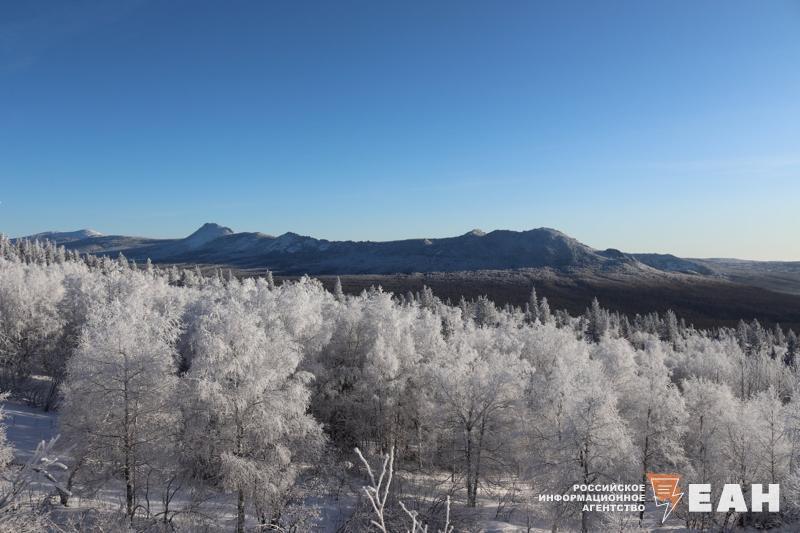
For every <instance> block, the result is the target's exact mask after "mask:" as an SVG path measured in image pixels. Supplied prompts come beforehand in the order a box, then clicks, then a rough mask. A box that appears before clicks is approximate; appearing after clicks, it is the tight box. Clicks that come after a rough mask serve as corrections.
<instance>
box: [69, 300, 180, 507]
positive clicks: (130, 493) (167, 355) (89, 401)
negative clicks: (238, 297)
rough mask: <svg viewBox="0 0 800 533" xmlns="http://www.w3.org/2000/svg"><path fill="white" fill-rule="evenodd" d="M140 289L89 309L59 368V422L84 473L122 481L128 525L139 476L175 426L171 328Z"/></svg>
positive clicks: (169, 318)
mask: <svg viewBox="0 0 800 533" xmlns="http://www.w3.org/2000/svg"><path fill="white" fill-rule="evenodd" d="M146 287H147V286H146V285H143V286H139V288H138V289H139V290H134V291H131V292H130V293H129V294H127V296H126V297H125V299H124V300H121V299H118V298H115V299H113V300H111V301H110V302H108V303H107V304H105V305H98V306H95V307H93V308H92V309H91V310H90V312H89V317H88V322H87V324H86V327H85V328H84V329H83V332H82V334H81V338H80V342H79V346H78V349H77V351H76V353H75V354H74V356H73V357H72V358H71V359H70V361H69V363H68V366H67V380H66V383H65V388H64V395H65V401H64V406H63V414H62V417H61V424H62V429H63V432H64V433H65V436H66V437H67V438H68V440H69V442H70V443H71V444H73V445H74V446H75V447H76V455H77V456H81V457H85V459H86V460H85V464H86V468H88V469H89V470H91V471H93V472H96V473H101V474H107V475H110V476H114V477H119V478H121V479H122V480H123V482H124V483H125V505H126V513H127V514H128V516H129V517H130V518H131V519H133V516H134V514H135V512H136V501H137V489H138V488H139V486H138V483H140V482H141V481H142V478H141V476H140V474H141V472H142V470H143V469H144V468H146V467H147V466H150V465H155V464H157V463H158V461H159V459H160V458H161V457H163V456H164V455H165V453H164V447H165V446H168V445H169V444H168V441H169V437H170V435H172V434H174V430H175V426H176V410H175V408H174V402H175V395H174V392H175V385H176V382H177V378H176V377H175V367H174V360H175V359H174V356H173V351H174V344H175V339H176V336H177V332H178V328H177V321H176V317H174V316H171V315H170V314H169V313H166V314H165V313H163V312H162V310H159V309H157V308H156V306H155V305H154V302H153V301H152V300H150V299H149V298H148V297H149V296H150V293H149V292H148V291H147V290H146Z"/></svg>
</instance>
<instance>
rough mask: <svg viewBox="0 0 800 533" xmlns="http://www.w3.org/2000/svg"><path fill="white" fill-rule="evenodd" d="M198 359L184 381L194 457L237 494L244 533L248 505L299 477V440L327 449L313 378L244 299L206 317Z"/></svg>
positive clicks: (197, 341)
mask: <svg viewBox="0 0 800 533" xmlns="http://www.w3.org/2000/svg"><path fill="white" fill-rule="evenodd" d="M192 343H193V345H194V350H195V353H194V358H193V359H192V362H191V367H190V368H189V371H188V373H187V374H186V376H185V378H184V381H185V382H186V383H185V384H186V387H185V390H184V393H183V396H184V403H185V408H184V409H185V412H186V413H187V421H186V430H185V431H186V433H185V438H186V441H187V445H186V446H187V450H191V452H192V459H193V460H194V461H195V465H196V467H197V465H199V466H200V467H202V468H203V469H204V470H205V471H204V472H202V475H205V476H211V477H212V478H214V479H217V480H218V482H219V483H220V485H221V486H222V487H223V488H224V489H226V490H230V491H233V492H235V493H236V495H237V522H236V523H237V525H236V529H237V531H239V532H242V531H244V526H245V516H246V515H245V513H246V508H247V504H248V502H252V501H255V500H258V501H259V503H263V502H264V500H267V499H269V498H270V497H271V496H274V494H275V492H276V491H278V490H280V485H281V483H282V482H283V481H284V480H286V479H290V478H292V477H293V476H294V475H296V468H297V467H296V465H295V464H294V463H293V462H292V459H293V456H294V454H295V453H296V452H295V450H296V449H297V446H298V443H299V441H301V440H302V442H303V446H304V447H306V448H313V447H314V446H315V445H316V444H318V443H319V442H320V439H321V433H320V428H319V426H318V425H317V423H316V422H315V421H314V420H313V419H312V418H311V417H310V416H309V415H308V414H307V413H306V409H307V407H308V402H309V389H308V387H307V384H308V382H309V381H310V379H311V375H309V374H307V373H305V372H301V371H298V364H299V362H300V349H299V347H298V346H297V344H296V343H295V342H293V341H292V339H291V338H290V337H289V336H288V335H287V334H286V332H285V331H284V330H283V329H282V328H280V327H277V326H275V325H273V326H272V327H270V328H269V329H267V328H265V327H264V326H263V324H262V323H260V322H259V320H258V317H257V316H255V315H253V314H252V313H250V312H249V311H248V309H247V308H246V307H245V306H244V305H243V304H242V302H240V301H238V300H237V299H231V300H229V301H226V302H217V303H214V304H213V305H211V306H210V309H209V311H208V313H207V314H206V315H204V316H203V317H201V318H200V321H199V327H198V328H197V330H196V333H195V337H194V338H193V340H192Z"/></svg>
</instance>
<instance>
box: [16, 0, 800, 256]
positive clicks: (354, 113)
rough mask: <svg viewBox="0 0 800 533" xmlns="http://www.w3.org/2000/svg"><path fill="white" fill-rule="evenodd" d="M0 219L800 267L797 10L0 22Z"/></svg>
mask: <svg viewBox="0 0 800 533" xmlns="http://www.w3.org/2000/svg"><path fill="white" fill-rule="evenodd" d="M0 202H2V203H0V231H2V232H4V233H7V234H10V235H12V236H13V235H24V234H29V233H34V232H39V231H44V230H51V229H58V230H72V229H77V228H83V227H91V228H94V229H96V230H99V231H102V232H104V233H122V234H137V235H148V236H161V237H172V236H182V235H186V234H188V233H190V232H191V231H193V230H194V229H195V228H196V227H198V226H199V225H201V224H202V223H203V222H206V221H214V222H218V223H221V224H225V225H228V226H231V227H232V228H233V229H235V230H237V231H263V232H267V233H272V234H280V233H283V232H285V231H295V232H298V233H303V234H310V235H313V236H316V237H322V238H328V239H356V240H365V239H370V240H385V239H396V238H408V237H439V236H448V235H456V234H461V233H464V232H466V231H468V230H470V229H472V228H475V227H479V228H482V229H484V230H492V229H498V228H507V229H520V230H521V229H529V228H534V227H540V226H549V227H554V228H557V229H560V230H562V231H564V232H566V233H568V234H570V235H572V236H574V237H576V238H578V239H579V240H581V241H583V242H585V243H587V244H589V245H591V246H595V247H598V248H605V247H610V246H613V247H616V248H620V249H623V250H627V251H641V252H645V251H657V252H672V253H677V254H680V255H683V256H694V257H698V256H700V257H711V256H726V257H744V258H754V259H792V260H800V239H799V238H798V236H800V2H798V1H794V2H780V1H770V2H757V1H752V2H736V1H724V2H723V1H717V2H697V1H685V2H682V1H673V2H641V1H632V2H594V1H591V2H561V1H559V2H550V3H544V2H532V1H525V2H522V1H501V2H496V1H492V2H490V1H486V2H472V1H453V2H447V1H441V2H408V1H404V2H375V1H371V0H370V1H367V0H365V1H362V2H350V1H336V2H303V1H285V2H284V1H281V2H272V1H251V2H243V1H235V0H234V1H228V2H206V1H203V0H192V1H177V0H176V1H170V2H148V1H141V0H139V1H124V2H123V1H119V0H103V1H78V0H76V1H69V2H65V1H63V0H50V1H48V0H43V1H41V2H11V1H6V2H0Z"/></svg>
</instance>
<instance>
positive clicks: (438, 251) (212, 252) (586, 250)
mask: <svg viewBox="0 0 800 533" xmlns="http://www.w3.org/2000/svg"><path fill="white" fill-rule="evenodd" d="M29 238H40V239H41V238H50V239H51V240H54V241H56V242H58V243H60V244H64V245H66V246H67V247H68V248H70V249H74V250H78V251H80V252H86V253H95V254H117V253H119V252H122V253H123V254H125V255H126V256H128V257H129V258H132V259H138V260H144V259H147V258H150V259H152V260H153V261H156V262H162V263H205V264H219V265H228V266H234V267H239V268H265V267H269V268H271V269H272V270H274V271H275V272H277V273H281V274H306V273H307V274H393V273H412V272H457V271H472V270H505V269H521V268H552V269H558V270H564V269H574V268H581V269H586V268H588V269H598V270H609V269H645V270H646V269H656V270H663V271H669V272H684V273H700V274H708V273H710V272H711V271H710V270H709V269H708V268H707V267H705V266H703V265H700V264H699V263H695V262H692V261H688V260H685V259H680V258H677V257H674V256H657V255H654V254H626V253H623V252H620V251H619V250H614V249H609V250H602V251H601V250H595V249H594V248H591V247H590V246H587V245H585V244H583V243H581V242H579V241H577V240H575V239H573V238H572V237H570V236H568V235H565V234H564V233H561V232H560V231H557V230H554V229H550V228H538V229H532V230H528V231H509V230H496V231H491V232H488V233H485V232H483V231H481V230H472V231H470V232H468V233H465V234H463V235H460V236H457V237H447V238H439V239H407V240H401V241H388V242H372V241H360V242H356V241H328V240H324V239H316V238H313V237H308V236H304V235H298V234H296V233H291V232H289V233H284V234H283V235H279V236H277V237H276V236H272V235H267V234H264V233H235V232H234V231H233V230H231V229H230V228H228V227H225V226H220V225H218V224H213V223H207V224H203V226H201V227H200V228H199V229H198V230H197V231H195V232H194V233H192V234H191V235H189V236H188V237H185V238H183V239H147V238H142V237H126V236H119V235H111V236H106V235H101V234H99V233H97V232H89V230H81V231H78V232H70V233H49V234H39V235H37V236H31V237H29Z"/></svg>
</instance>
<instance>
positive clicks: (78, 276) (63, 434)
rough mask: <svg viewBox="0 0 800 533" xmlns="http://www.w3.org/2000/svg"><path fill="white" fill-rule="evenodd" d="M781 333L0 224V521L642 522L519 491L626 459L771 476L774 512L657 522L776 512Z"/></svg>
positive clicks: (712, 521) (151, 524) (797, 426)
mask: <svg viewBox="0 0 800 533" xmlns="http://www.w3.org/2000/svg"><path fill="white" fill-rule="evenodd" d="M798 350H800V347H799V346H798V339H797V335H796V334H795V333H794V332H793V331H791V330H785V329H783V328H781V327H780V325H776V326H774V327H763V326H762V325H761V324H760V323H759V322H758V321H757V320H748V321H741V322H740V323H739V325H738V327H735V328H725V327H721V328H712V329H699V328H695V327H693V326H692V325H691V324H689V323H687V322H686V321H684V320H682V319H681V318H680V317H678V316H676V315H675V313H673V312H666V313H661V314H659V313H650V314H645V315H635V316H627V315H624V314H620V313H617V312H612V311H609V310H607V309H605V308H603V307H602V305H601V303H600V302H598V301H597V300H596V299H595V300H594V301H593V302H592V303H591V304H590V305H589V306H588V308H587V309H586V310H585V312H584V313H582V314H579V315H574V314H572V315H571V314H569V313H567V312H566V311H564V310H559V309H551V308H550V305H549V303H548V300H547V298H546V297H544V296H542V295H537V292H536V289H535V288H533V287H531V288H530V294H529V297H528V303H527V304H526V305H525V306H524V307H516V306H512V305H505V306H497V305H495V303H493V302H492V301H491V300H490V299H489V298H487V297H478V298H476V299H473V300H469V301H468V300H465V299H463V298H462V299H461V300H460V301H458V302H451V301H442V300H441V299H440V298H438V297H437V296H436V295H435V294H434V292H433V291H431V290H430V289H428V288H423V289H422V290H421V291H419V292H415V293H407V294H393V293H390V292H385V291H384V290H382V289H381V288H380V287H372V288H370V289H368V290H364V291H362V292H361V293H360V294H357V295H349V294H344V293H343V292H342V289H341V285H340V284H337V285H336V287H335V288H334V290H332V291H328V290H326V289H325V288H324V287H323V285H322V284H321V283H320V282H319V281H318V280H315V279H312V278H309V277H303V278H301V279H299V280H297V281H284V282H282V283H276V282H275V281H274V280H273V277H272V275H271V274H269V273H267V274H266V275H265V276H261V277H256V278H254V277H248V278H238V277H236V276H234V275H233V274H231V273H230V272H227V271H225V270H220V269H203V270H201V269H200V268H198V267H194V266H192V267H186V268H183V267H179V266H157V265H154V264H152V263H150V262H149V261H148V262H146V263H144V264H137V263H136V262H133V261H129V260H127V259H126V258H125V257H124V256H121V255H120V256H119V257H117V258H113V259H112V258H109V257H98V256H93V255H87V254H78V253H76V252H71V251H68V250H65V249H64V248H62V247H58V246H55V245H53V244H51V243H49V242H46V241H45V242H39V241H35V242H31V241H26V240H22V241H15V242H12V241H10V240H9V239H7V238H5V237H0V389H2V391H4V394H5V396H4V404H5V405H7V406H8V405H18V404H25V405H28V406H31V407H35V408H36V409H38V410H39V411H40V412H42V413H47V414H52V416H53V420H55V421H56V422H55V423H56V424H57V427H56V429H55V433H57V434H58V438H57V439H56V438H54V439H51V440H47V441H44V442H42V443H41V444H40V445H39V447H38V448H37V449H36V450H35V451H34V453H32V455H31V457H29V458H28V459H27V460H20V459H19V457H17V456H16V455H15V451H14V443H13V442H12V440H11V439H10V438H9V437H7V435H6V428H9V427H10V426H11V424H12V420H11V419H9V417H8V416H6V417H5V420H4V421H3V425H4V428H3V430H2V431H0V477H1V478H2V484H0V531H3V532H5V531H9V532H10V531H20V532H26V531H31V532H33V531H236V532H237V533H239V532H244V531H283V532H301V531H341V532H351V531H352V532H356V531H382V532H384V533H387V532H412V533H416V532H422V531H429V532H431V533H433V532H436V531H438V532H445V533H450V532H458V531H483V530H487V529H488V528H489V525H487V524H495V525H497V527H498V529H495V530H497V531H499V530H502V529H499V528H500V527H501V526H500V525H498V524H504V525H507V526H508V527H509V529H507V531H512V530H513V531H553V532H556V531H584V532H588V531H620V532H622V531H644V530H647V528H648V527H650V526H652V525H653V524H654V523H655V524H658V523H659V522H658V519H660V516H661V514H662V513H661V512H660V511H652V510H651V508H650V507H648V508H647V509H648V510H647V511H642V510H637V511H631V512H623V513H619V512H617V513H604V512H596V511H591V510H587V509H586V508H585V507H584V506H583V505H582V504H581V502H578V501H560V502H559V501H548V502H543V501H540V499H539V495H542V494H565V493H568V492H569V491H570V490H571V488H572V487H573V486H574V485H576V484H578V485H584V486H585V485H589V484H600V483H626V484H640V483H641V484H645V483H646V475H647V473H648V472H678V473H680V474H681V476H682V478H683V481H682V483H683V484H684V486H686V484H688V483H707V484H710V485H711V487H712V491H713V492H714V493H713V494H712V501H714V500H715V499H716V498H717V497H718V496H719V491H720V490H721V489H722V487H723V485H724V484H726V483H727V484H732V483H733V484H739V485H740V486H741V487H742V490H743V491H744V493H745V494H746V493H747V491H748V490H750V489H749V488H750V485H751V484H753V483H763V484H768V483H779V484H780V486H781V492H780V497H781V508H780V512H770V513H768V512H763V513H735V512H725V513H720V512H708V513H689V512H687V508H686V506H685V505H683V504H680V505H678V506H677V508H676V509H675V510H674V512H673V513H672V515H671V516H670V518H669V522H668V523H667V524H673V525H676V526H680V527H685V528H688V529H690V530H697V531H720V530H725V531H728V530H733V529H737V528H755V529H767V528H773V527H775V528H778V527H791V526H792V524H797V523H798V521H799V520H800V438H798V436H800V397H798V394H800V380H799V379H798V371H797V364H798V363H797V355H798ZM645 496H646V497H648V498H649V496H650V495H649V494H646V495H645ZM654 521H655V522H654ZM511 526H514V527H515V528H516V529H510V527H511Z"/></svg>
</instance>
